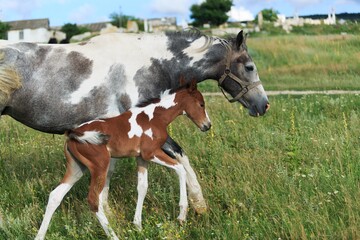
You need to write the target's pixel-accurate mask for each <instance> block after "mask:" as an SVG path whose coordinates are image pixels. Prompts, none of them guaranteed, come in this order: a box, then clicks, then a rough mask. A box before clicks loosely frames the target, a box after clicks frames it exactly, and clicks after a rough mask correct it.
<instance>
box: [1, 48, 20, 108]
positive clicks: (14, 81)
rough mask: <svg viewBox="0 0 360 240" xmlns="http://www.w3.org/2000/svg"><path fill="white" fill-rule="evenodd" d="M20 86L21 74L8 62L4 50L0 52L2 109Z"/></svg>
mask: <svg viewBox="0 0 360 240" xmlns="http://www.w3.org/2000/svg"><path fill="white" fill-rule="evenodd" d="M20 87H21V78H20V75H19V74H18V73H17V71H16V70H15V68H13V67H11V66H9V65H7V64H6V62H5V54H4V52H0V109H1V107H2V106H5V105H6V103H7V102H8V101H9V98H10V95H11V94H12V93H13V92H14V91H15V90H17V89H19V88H20Z"/></svg>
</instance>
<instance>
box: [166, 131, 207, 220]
mask: <svg viewBox="0 0 360 240" xmlns="http://www.w3.org/2000/svg"><path fill="white" fill-rule="evenodd" d="M162 149H163V150H164V151H165V152H166V154H168V155H169V156H170V157H171V158H173V159H176V160H177V161H178V162H180V163H181V164H182V165H183V166H184V168H185V171H186V184H187V189H188V192H189V200H190V204H191V205H192V206H193V208H194V209H195V211H196V212H197V213H199V214H201V213H204V212H206V211H207V205H206V202H205V199H204V197H203V193H202V190H201V186H200V184H199V181H198V180H197V177H196V174H195V172H194V170H193V169H192V167H191V166H190V162H189V158H188V157H187V156H186V154H185V153H184V151H183V150H182V149H181V147H180V146H179V145H178V144H177V143H176V142H175V141H174V140H173V139H172V138H170V137H168V138H167V139H166V142H165V144H164V145H163V146H162Z"/></svg>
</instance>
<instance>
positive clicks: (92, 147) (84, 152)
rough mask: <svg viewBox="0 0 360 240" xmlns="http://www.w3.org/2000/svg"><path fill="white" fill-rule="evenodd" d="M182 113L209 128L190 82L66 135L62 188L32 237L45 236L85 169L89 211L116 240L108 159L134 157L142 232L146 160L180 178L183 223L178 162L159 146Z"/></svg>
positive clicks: (183, 208) (182, 196) (182, 197)
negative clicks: (107, 202)
mask: <svg viewBox="0 0 360 240" xmlns="http://www.w3.org/2000/svg"><path fill="white" fill-rule="evenodd" d="M181 114H186V115H187V116H188V117H189V118H190V119H191V120H192V121H193V122H194V123H195V124H196V125H197V126H198V127H199V128H200V129H201V130H202V131H206V130H208V129H209V128H210V126H211V122H210V119H209V118H208V115H207V113H206V111H205V105H204V99H203V96H202V95H201V93H200V92H199V91H198V90H197V88H196V83H195V82H192V83H191V84H189V85H187V86H186V87H184V88H182V89H180V90H178V91H176V92H174V93H171V92H169V91H165V92H164V93H163V94H162V96H161V98H160V99H159V100H157V101H154V102H153V103H150V104H148V105H145V106H140V107H135V108H132V109H130V110H129V111H127V112H124V113H123V114H121V115H119V116H117V117H114V118H109V119H103V120H95V121H91V122H88V123H84V124H82V125H80V126H79V127H78V128H76V129H73V130H70V131H68V132H67V133H66V134H67V140H66V143H65V156H66V159H67V169H66V173H65V176H64V178H63V180H62V182H61V184H60V185H59V186H58V187H57V188H55V189H54V190H53V191H52V192H51V193H50V196H49V202H48V205H47V207H46V212H45V216H44V220H43V222H42V224H41V227H40V229H39V232H38V235H37V237H36V239H43V238H44V237H45V234H46V231H47V228H48V225H49V223H50V219H51V217H52V215H53V214H54V212H55V210H56V208H57V207H58V206H59V205H60V203H61V201H62V199H63V198H64V196H65V194H66V193H67V192H68V191H69V190H70V189H71V187H72V186H73V185H74V184H75V182H77V181H78V180H79V179H80V178H81V176H82V175H83V172H84V171H85V167H87V168H88V169H89V171H90V174H91V181H90V187H89V194H88V202H89V205H90V209H91V210H92V211H94V212H96V216H97V218H98V220H99V221H100V224H101V225H102V227H103V229H104V230H105V232H106V234H107V235H108V236H109V237H111V238H112V239H118V238H117V236H116V235H115V233H114V231H113V230H112V229H111V227H110V226H109V222H108V220H107V217H106V216H105V212H104V206H103V203H102V194H103V189H104V185H105V179H106V176H107V171H108V168H109V163H110V158H111V157H113V158H121V157H134V156H135V157H140V158H142V159H140V158H138V187H137V190H138V202H137V205H136V212H135V217H134V223H135V225H136V226H137V227H138V228H140V229H141V212H142V205H143V201H144V198H145V195H146V192H147V187H148V184H147V163H148V162H149V161H151V162H155V163H158V164H160V165H163V166H166V167H169V168H172V169H174V170H175V171H176V173H177V174H178V176H179V182H180V201H179V205H180V214H179V216H178V219H179V221H181V222H182V221H185V219H186V213H187V207H188V200H187V195H186V172H185V169H184V167H183V166H182V164H180V163H178V162H177V161H176V160H174V159H172V158H171V157H169V156H168V155H167V154H166V153H165V152H164V151H163V150H162V149H161V146H162V145H163V144H164V143H165V140H166V139H167V137H168V133H167V131H166V128H167V126H168V125H169V124H170V123H171V122H172V121H173V120H174V119H175V118H176V117H177V116H179V115H181Z"/></svg>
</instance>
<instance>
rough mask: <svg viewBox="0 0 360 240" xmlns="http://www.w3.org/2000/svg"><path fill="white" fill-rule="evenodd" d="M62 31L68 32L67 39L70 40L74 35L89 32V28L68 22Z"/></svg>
mask: <svg viewBox="0 0 360 240" xmlns="http://www.w3.org/2000/svg"><path fill="white" fill-rule="evenodd" d="M61 31H62V32H64V33H66V40H68V41H70V38H71V37H72V36H75V35H78V34H82V33H85V32H89V29H87V28H86V27H78V25H76V24H75V23H66V24H65V25H64V26H62V27H61Z"/></svg>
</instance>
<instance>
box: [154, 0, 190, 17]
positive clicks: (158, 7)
mask: <svg viewBox="0 0 360 240" xmlns="http://www.w3.org/2000/svg"><path fill="white" fill-rule="evenodd" d="M192 4H193V1H192V0H171V1H169V0H153V1H152V2H151V3H150V9H151V11H153V12H155V13H162V14H181V15H184V14H187V13H188V11H189V9H190V6H191V5H192Z"/></svg>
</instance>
